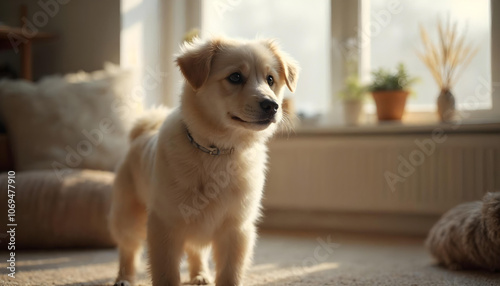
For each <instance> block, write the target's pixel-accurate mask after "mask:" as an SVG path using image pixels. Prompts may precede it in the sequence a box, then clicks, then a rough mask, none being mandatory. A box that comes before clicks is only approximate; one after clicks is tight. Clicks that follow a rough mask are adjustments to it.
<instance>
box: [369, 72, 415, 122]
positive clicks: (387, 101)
mask: <svg viewBox="0 0 500 286" xmlns="http://www.w3.org/2000/svg"><path fill="white" fill-rule="evenodd" d="M372 74H373V82H372V84H371V85H370V87H369V89H370V91H371V92H372V95H373V99H374V100H375V105H376V106H377V117H378V119H379V120H401V118H402V117H403V113H404V110H405V106H406V99H407V98H408V95H409V94H410V90H409V87H410V85H411V84H412V83H414V82H415V80H416V78H410V76H409V75H408V73H407V72H406V68H405V66H404V64H402V63H401V64H399V65H398V68H397V71H396V72H395V73H391V72H390V71H388V70H386V69H383V68H380V69H378V70H376V71H374V72H373V73H372Z"/></svg>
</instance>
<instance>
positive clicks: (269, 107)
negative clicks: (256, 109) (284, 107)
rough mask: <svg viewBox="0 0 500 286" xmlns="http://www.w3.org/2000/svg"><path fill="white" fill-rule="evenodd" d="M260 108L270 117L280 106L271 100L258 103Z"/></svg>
mask: <svg viewBox="0 0 500 286" xmlns="http://www.w3.org/2000/svg"><path fill="white" fill-rule="evenodd" d="M260 107H261V108H262V110H264V112H265V113H266V114H267V115H270V116H272V115H275V114H276V112H277V111H278V108H279V107H280V106H279V105H278V104H277V103H276V102H274V101H272V100H269V99H265V100H264V101H261V102H260Z"/></svg>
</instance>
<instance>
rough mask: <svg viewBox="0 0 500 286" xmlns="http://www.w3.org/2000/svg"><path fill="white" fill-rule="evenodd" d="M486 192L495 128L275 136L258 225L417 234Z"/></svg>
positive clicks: (496, 166) (499, 181) (496, 161)
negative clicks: (453, 208) (457, 131)
mask: <svg viewBox="0 0 500 286" xmlns="http://www.w3.org/2000/svg"><path fill="white" fill-rule="evenodd" d="M433 144H434V147H433ZM488 191H489V192H491V191H500V133H495V132H491V133H467V132H463V133H456V132H451V130H449V131H442V132H436V130H434V133H433V131H432V130H429V132H419V133H416V134H411V133H407V134H394V133H392V134H385V133H384V134H377V133H371V134H359V133H353V134H341V133H340V134H336V133H331V134H328V133H326V134H306V135H300V134H299V135H293V136H289V137H283V136H281V137H278V138H275V139H274V140H272V142H271V144H270V164H269V173H268V180H267V182H266V190H265V199H264V207H265V209H266V211H265V214H266V218H265V219H264V225H268V226H272V227H277V226H278V227H280V226H283V227H287V226H289V227H295V228H303V227H306V228H307V227H316V228H339V229H349V230H356V231H364V230H367V228H368V230H373V231H386V232H401V233H412V234H423V233H425V232H426V231H427V230H428V228H429V227H430V226H431V225H432V223H433V222H434V221H435V220H436V219H437V218H438V217H439V216H440V215H441V214H442V213H444V212H445V211H447V210H448V209H450V208H451V207H453V206H455V205H457V204H459V203H462V202H466V201H471V200H477V199H480V198H481V197H482V196H483V194H484V193H485V192H488ZM377 218H378V219H377Z"/></svg>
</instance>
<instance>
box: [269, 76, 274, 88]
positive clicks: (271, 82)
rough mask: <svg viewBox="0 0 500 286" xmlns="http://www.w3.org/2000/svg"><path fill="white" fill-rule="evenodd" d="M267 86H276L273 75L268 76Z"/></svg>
mask: <svg viewBox="0 0 500 286" xmlns="http://www.w3.org/2000/svg"><path fill="white" fill-rule="evenodd" d="M267 84H268V85H269V86H273V84H274V78H273V76H272V75H268V76H267Z"/></svg>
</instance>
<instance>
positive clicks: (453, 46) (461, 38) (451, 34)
mask: <svg viewBox="0 0 500 286" xmlns="http://www.w3.org/2000/svg"><path fill="white" fill-rule="evenodd" d="M437 29H438V35H439V41H438V43H437V44H435V43H433V42H432V41H431V39H430V37H429V33H428V32H427V30H425V28H424V27H423V26H422V25H420V37H421V39H422V43H423V46H424V50H423V51H417V55H418V57H419V58H420V60H422V62H423V63H424V64H425V65H426V66H427V67H428V68H429V70H430V72H431V74H432V76H433V77H434V79H435V80H436V83H437V84H438V86H439V87H440V88H441V90H449V89H450V88H451V87H452V86H453V85H454V84H455V83H456V82H457V80H458V78H459V77H460V75H461V74H462V72H463V71H464V70H465V68H466V67H467V66H468V65H469V64H470V62H471V61H472V59H473V58H474V56H475V55H476V54H477V52H478V50H479V49H478V48H475V47H473V45H471V44H466V43H465V35H466V32H463V33H461V34H460V33H459V32H458V31H457V23H456V22H455V23H453V24H451V23H450V20H449V18H448V20H447V21H446V23H445V24H443V23H442V22H441V20H439V19H438V21H437Z"/></svg>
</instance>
